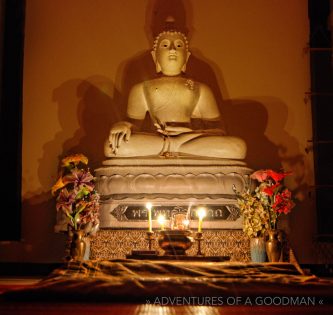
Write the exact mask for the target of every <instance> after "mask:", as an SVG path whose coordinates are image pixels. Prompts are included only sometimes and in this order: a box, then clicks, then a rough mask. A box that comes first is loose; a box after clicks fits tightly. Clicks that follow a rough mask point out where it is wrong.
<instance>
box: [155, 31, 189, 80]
mask: <svg viewBox="0 0 333 315" xmlns="http://www.w3.org/2000/svg"><path fill="white" fill-rule="evenodd" d="M151 54H152V56H153V60H154V62H155V65H156V72H157V73H159V72H162V73H163V74H164V75H166V76H177V75H179V74H180V73H181V72H185V71H186V63H187V61H188V58H189V57H190V55H191V53H190V52H189V50H188V41H187V38H186V36H185V34H183V33H181V32H178V31H176V30H168V31H164V32H161V33H160V34H158V35H157V37H156V39H155V41H154V46H153V50H152V52H151Z"/></svg>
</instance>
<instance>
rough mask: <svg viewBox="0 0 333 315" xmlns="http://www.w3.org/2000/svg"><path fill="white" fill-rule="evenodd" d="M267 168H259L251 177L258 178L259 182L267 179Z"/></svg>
mask: <svg viewBox="0 0 333 315" xmlns="http://www.w3.org/2000/svg"><path fill="white" fill-rule="evenodd" d="M267 177H268V174H267V170H259V171H256V172H254V173H252V174H251V176H250V178H252V179H256V180H257V181H258V182H263V181H265V180H266V179H267Z"/></svg>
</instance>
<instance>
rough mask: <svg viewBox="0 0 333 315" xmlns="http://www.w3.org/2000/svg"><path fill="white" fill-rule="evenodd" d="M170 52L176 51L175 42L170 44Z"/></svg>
mask: <svg viewBox="0 0 333 315" xmlns="http://www.w3.org/2000/svg"><path fill="white" fill-rule="evenodd" d="M170 50H176V45H175V43H174V42H171V44H170Z"/></svg>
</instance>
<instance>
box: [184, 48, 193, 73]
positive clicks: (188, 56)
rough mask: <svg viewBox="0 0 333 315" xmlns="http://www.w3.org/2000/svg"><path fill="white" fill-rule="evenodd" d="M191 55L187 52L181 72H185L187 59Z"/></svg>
mask: <svg viewBox="0 0 333 315" xmlns="http://www.w3.org/2000/svg"><path fill="white" fill-rule="evenodd" d="M190 55H191V53H190V52H189V51H188V52H187V56H186V62H185V63H184V65H183V67H182V72H186V64H187V62H188V58H189V57H190Z"/></svg>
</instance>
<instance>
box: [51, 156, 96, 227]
mask: <svg viewBox="0 0 333 315" xmlns="http://www.w3.org/2000/svg"><path fill="white" fill-rule="evenodd" d="M87 165H88V159H87V157H85V156H84V155H83V154H75V155H70V156H68V157H65V158H64V159H62V161H61V171H60V176H59V179H58V181H57V182H56V184H55V185H54V186H53V187H52V191H51V192H52V195H53V196H56V209H57V211H62V212H63V213H64V214H65V215H66V217H67V218H68V226H69V228H70V229H71V230H82V229H87V226H88V225H89V226H90V228H92V227H95V226H98V224H99V194H98V193H97V192H96V190H95V178H94V177H93V176H92V174H91V173H90V171H89V168H88V167H87Z"/></svg>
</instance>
